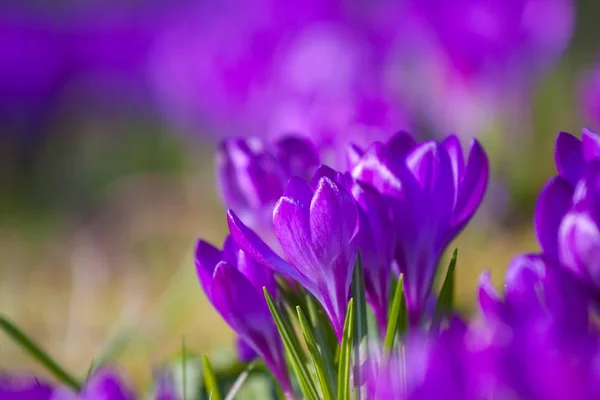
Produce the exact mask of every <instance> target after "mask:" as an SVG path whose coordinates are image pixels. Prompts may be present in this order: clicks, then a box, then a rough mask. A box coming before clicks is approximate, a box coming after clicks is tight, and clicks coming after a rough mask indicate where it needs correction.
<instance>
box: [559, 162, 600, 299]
mask: <svg viewBox="0 0 600 400" xmlns="http://www.w3.org/2000/svg"><path fill="white" fill-rule="evenodd" d="M599 210H600V160H594V161H592V162H590V163H589V164H588V165H587V167H586V173H585V175H584V178H583V179H582V180H580V181H579V183H578V184H577V186H576V187H575V192H574V195H573V205H572V207H571V208H570V209H569V211H568V212H567V213H566V214H565V215H564V217H563V218H562V221H561V222H560V227H559V229H558V255H559V259H560V261H561V263H562V265H563V266H564V267H565V268H567V269H568V270H569V271H571V272H572V273H573V274H574V275H575V276H576V277H577V278H579V279H580V280H581V281H582V282H584V283H586V285H588V286H589V287H590V288H592V289H593V290H594V291H595V292H596V293H600V259H599V258H598V257H597V254H598V251H600V213H599Z"/></svg>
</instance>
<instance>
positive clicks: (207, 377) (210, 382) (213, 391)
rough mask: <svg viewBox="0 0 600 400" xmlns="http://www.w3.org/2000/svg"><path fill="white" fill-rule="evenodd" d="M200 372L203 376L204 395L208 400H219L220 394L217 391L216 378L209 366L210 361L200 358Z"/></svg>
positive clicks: (206, 358) (204, 357)
mask: <svg viewBox="0 0 600 400" xmlns="http://www.w3.org/2000/svg"><path fill="white" fill-rule="evenodd" d="M202 371H203V374H202V375H204V388H205V389H206V393H207V394H208V396H209V398H211V399H212V400H221V399H222V397H221V392H220V390H219V384H218V383H217V378H216V376H215V373H214V371H213V369H212V367H211V365H210V361H209V360H208V357H206V356H203V357H202Z"/></svg>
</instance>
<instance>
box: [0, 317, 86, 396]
mask: <svg viewBox="0 0 600 400" xmlns="http://www.w3.org/2000/svg"><path fill="white" fill-rule="evenodd" d="M0 329H2V331H4V333H5V334H6V335H7V336H8V337H10V338H11V339H12V340H13V341H14V342H15V343H17V344H18V345H19V346H21V348H23V349H24V350H25V351H26V352H28V353H29V354H30V355H31V356H32V357H33V358H34V359H35V360H36V361H37V362H39V363H40V364H42V365H43V366H44V367H45V368H46V369H47V370H48V371H49V372H50V373H52V375H54V377H56V379H58V380H59V381H61V382H62V383H64V384H65V385H68V386H70V387H71V388H72V389H74V390H75V391H77V392H78V391H80V390H81V383H80V382H79V381H78V380H77V379H75V378H74V377H73V375H71V374H69V373H68V372H67V371H65V369H64V368H62V367H61V366H60V365H58V363H57V362H56V361H54V360H53V359H52V357H50V355H49V354H48V353H46V352H45V351H44V350H42V348H41V347H40V346H38V345H37V344H35V342H34V341H33V340H32V339H31V338H30V337H28V336H27V335H26V334H25V333H24V332H23V331H21V330H20V329H19V328H18V327H17V326H16V325H15V324H13V323H12V322H10V321H9V320H8V319H7V318H5V317H3V316H0Z"/></svg>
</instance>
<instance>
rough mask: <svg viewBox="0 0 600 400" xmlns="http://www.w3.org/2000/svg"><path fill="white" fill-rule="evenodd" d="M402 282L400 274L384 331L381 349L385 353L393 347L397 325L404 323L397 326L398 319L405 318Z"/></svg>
mask: <svg viewBox="0 0 600 400" xmlns="http://www.w3.org/2000/svg"><path fill="white" fill-rule="evenodd" d="M403 282H404V279H403V276H402V274H401V275H400V277H399V278H398V282H397V283H396V289H395V290H394V300H393V301H392V307H391V309H390V315H389V317H388V326H387V329H386V331H385V339H384V342H383V348H384V350H386V351H387V352H389V351H391V350H392V347H393V346H394V339H395V338H396V333H397V330H398V325H402V324H403V323H404V322H402V323H400V324H399V322H400V318H403V319H405V318H406V311H404V312H403V309H404V310H406V299H405V298H404V284H403Z"/></svg>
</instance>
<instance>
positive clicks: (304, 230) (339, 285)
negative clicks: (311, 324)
mask: <svg viewBox="0 0 600 400" xmlns="http://www.w3.org/2000/svg"><path fill="white" fill-rule="evenodd" d="M228 223H229V229H230V231H231V235H232V236H233V238H234V239H235V240H236V242H237V244H238V245H239V246H240V248H241V249H243V250H244V252H246V253H247V254H248V255H249V256H251V257H252V258H254V259H255V260H256V261H257V262H259V263H262V264H264V265H267V266H269V267H270V268H272V269H273V270H274V271H275V272H278V273H280V274H282V275H284V276H287V277H289V278H292V279H294V280H296V281H298V282H299V283H300V284H301V285H303V286H304V287H305V288H306V289H307V290H309V291H310V292H311V293H312V294H313V295H314V296H315V297H316V298H317V299H318V300H319V301H320V302H321V304H322V305H323V307H324V309H325V311H326V312H327V314H328V316H329V318H330V320H331V323H332V325H333V328H334V330H335V332H336V333H337V335H338V338H341V334H342V331H343V325H344V318H345V314H346V306H347V301H348V294H349V289H350V283H351V280H352V268H353V266H354V262H355V258H356V249H357V244H356V240H355V237H356V233H357V229H358V213H357V209H356V205H355V203H354V200H353V199H352V197H351V196H350V194H349V193H348V192H347V191H346V190H345V189H344V187H343V186H342V185H341V184H339V183H337V182H335V181H333V180H332V179H330V178H329V177H326V176H324V177H321V178H320V179H318V181H317V182H316V184H315V186H314V187H311V185H309V184H308V183H307V182H306V181H304V180H302V179H299V178H292V179H290V181H289V183H288V185H287V187H286V189H285V192H284V194H283V196H282V197H281V198H280V199H279V201H278V202H277V205H276V206H275V209H274V211H273V227H274V231H275V235H276V236H277V239H278V241H279V244H280V246H281V248H282V250H283V254H284V255H285V257H286V260H287V261H286V260H283V259H282V258H280V257H279V256H277V255H276V254H275V253H274V252H273V250H271V249H270V248H269V247H268V246H267V245H266V244H265V243H264V242H263V241H262V240H260V239H259V238H258V236H257V235H256V234H254V232H252V231H251V230H250V229H249V228H247V227H246V226H245V225H244V224H243V223H242V221H241V220H240V219H239V218H238V217H237V215H236V214H235V212H233V211H231V210H230V211H229V212H228Z"/></svg>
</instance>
